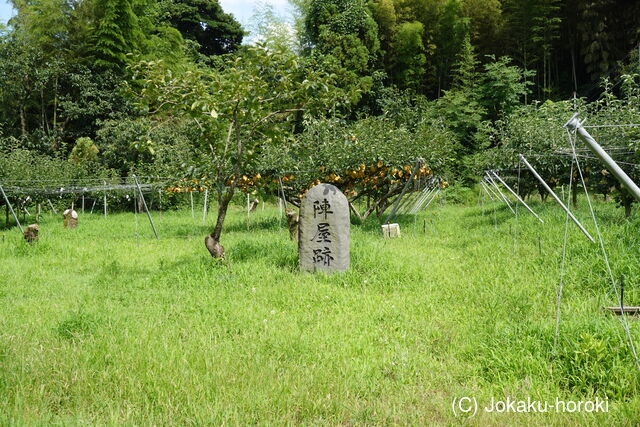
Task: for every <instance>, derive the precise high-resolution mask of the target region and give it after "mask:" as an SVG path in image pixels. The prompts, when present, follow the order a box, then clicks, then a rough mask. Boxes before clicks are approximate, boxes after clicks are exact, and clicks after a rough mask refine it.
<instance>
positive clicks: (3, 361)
mask: <svg viewBox="0 0 640 427" xmlns="http://www.w3.org/2000/svg"><path fill="white" fill-rule="evenodd" d="M494 207H495V214H494ZM532 207H533V208H534V209H535V210H536V211H538V212H539V213H540V215H541V216H542V217H543V218H544V220H545V224H544V225H542V224H540V223H538V222H537V221H536V220H535V218H533V217H532V216H531V215H530V214H529V213H527V212H526V211H525V210H524V209H522V208H519V211H518V219H517V221H516V218H515V217H514V216H513V215H512V214H511V212H509V211H508V210H507V209H506V208H505V207H503V206H499V205H490V204H487V205H484V207H483V206H481V205H472V206H446V205H445V206H440V205H438V204H436V203H434V204H433V206H430V207H429V209H428V210H427V212H425V213H423V214H421V215H420V216H419V217H418V218H415V219H414V218H413V217H410V216H406V217H401V218H400V223H401V227H402V237H401V238H399V239H393V240H385V239H383V238H382V233H381V231H380V227H379V224H377V223H375V221H373V222H369V223H366V224H364V225H355V224H354V225H353V227H352V235H351V251H352V268H351V270H350V271H349V272H347V273H344V274H336V275H323V274H317V275H314V274H307V273H300V272H298V269H297V252H296V246H295V243H294V242H291V241H290V240H289V239H288V232H287V231H286V228H285V225H284V222H283V220H281V219H280V218H279V215H278V209H277V208H275V207H268V208H267V209H266V210H264V211H262V210H260V209H259V210H258V211H257V212H256V213H254V214H252V216H251V217H250V218H247V215H246V212H245V211H243V209H242V208H240V207H235V208H233V212H232V213H231V216H230V217H229V221H228V223H227V224H226V230H225V233H224V235H223V242H222V243H223V244H224V245H225V247H226V252H227V258H228V259H227V261H226V262H219V261H216V260H213V259H211V257H210V256H209V255H208V253H207V252H206V249H205V248H204V241H203V240H204V236H205V235H206V234H207V232H208V227H210V226H211V224H210V223H211V222H212V218H210V219H209V220H208V222H209V224H208V226H207V227H203V226H202V225H201V217H200V216H199V215H198V214H196V218H195V219H192V218H191V214H190V212H189V211H186V210H185V211H177V212H162V213H157V212H156V213H154V220H155V222H156V226H157V227H158V231H159V234H160V239H159V240H155V239H154V238H153V234H152V232H151V229H150V227H149V224H148V222H147V219H146V217H144V216H142V215H139V216H138V217H137V222H136V220H135V218H134V215H133V214H114V215H109V216H108V217H107V218H104V217H102V216H100V215H95V214H94V215H83V216H81V217H80V224H79V227H78V228H77V229H75V230H66V229H64V228H63V227H62V219H61V218H58V217H54V216H46V217H45V218H44V219H43V221H42V222H41V226H40V228H41V233H40V241H39V242H38V243H37V244H35V245H28V244H27V243H25V242H24V241H23V240H22V238H21V236H20V234H19V233H18V232H17V229H15V228H12V229H9V230H3V231H2V232H1V233H0V234H2V235H3V236H4V239H2V238H0V258H1V262H0V307H1V311H0V424H10V425H12V424H18V425H22V424H28V425H29V424H31V425H48V424H63V425H67V424H71V425H75V424H122V423H126V424H144V425H148V424H162V425H166V424H224V423H226V424H233V425H236V424H241V425H244V424H273V425H282V424H300V423H302V424H311V425H335V424H359V425H372V424H377V425H387V424H410V425H422V424H440V425H442V424H456V423H463V422H466V421H472V422H474V423H476V424H520V425H525V424H526V425H528V424H540V425H549V424H576V423H590V424H602V423H604V422H607V423H608V422H617V423H621V424H633V423H634V422H636V421H637V420H638V419H640V397H639V396H638V391H639V390H640V380H639V378H640V376H639V372H638V370H637V368H636V367H635V365H634V361H633V358H632V355H631V353H630V351H629V347H628V344H627V341H626V338H625V336H624V332H623V329H622V327H621V324H620V322H619V319H618V318H617V317H615V316H612V315H610V314H608V313H606V312H605V311H604V310H603V309H602V307H603V306H605V305H614V304H616V300H615V297H614V294H613V291H612V287H611V283H610V279H609V278H608V273H607V271H606V268H605V264H604V262H603V258H602V255H601V253H600V251H599V247H598V245H594V244H592V243H590V242H588V241H587V239H586V238H585V237H584V236H583V235H582V234H581V233H580V232H579V231H578V230H577V228H576V227H575V226H573V224H569V225H570V228H569V243H568V247H567V264H566V269H565V270H566V271H565V278H564V282H565V287H564V295H563V300H562V322H561V324H560V335H559V344H558V346H557V348H554V346H553V340H554V327H555V301H556V294H555V289H556V286H557V285H558V282H559V278H560V260H561V250H562V239H563V233H564V224H565V222H564V221H565V218H564V215H563V213H562V212H561V211H560V210H559V208H558V207H557V206H556V205H553V204H550V203H547V204H541V203H533V204H532ZM579 208H580V209H579V211H578V213H577V216H578V217H579V218H580V219H582V220H584V222H585V224H587V227H588V228H589V230H590V231H591V232H592V234H593V235H594V236H595V231H594V227H593V225H592V224H591V223H590V221H589V213H588V211H587V210H586V203H585V202H584V201H582V200H581V201H580V206H579ZM596 208H597V213H598V218H599V220H600V226H601V230H602V231H603V233H604V239H605V243H606V247H607V249H608V254H609V257H610V260H611V264H612V267H613V272H614V275H615V277H616V280H617V278H619V276H620V274H625V276H626V301H627V304H628V305H640V289H639V286H638V283H639V277H640V275H639V273H640V263H638V258H639V256H640V250H639V249H638V243H637V242H638V240H637V236H638V231H639V229H640V222H639V221H638V220H637V219H633V220H626V219H624V218H623V217H622V213H621V212H620V211H619V210H616V209H615V208H614V207H613V206H612V205H609V204H604V203H598V204H596ZM483 210H484V214H483ZM514 228H515V237H516V238H515V239H514ZM136 232H138V233H139V239H138V240H137V241H136ZM630 328H631V334H632V336H633V338H634V340H636V341H637V342H638V343H640V330H639V327H638V324H637V322H636V321H634V320H632V321H630ZM465 395H469V396H473V397H476V398H477V399H478V400H479V401H480V402H489V401H490V399H491V398H492V397H495V398H505V397H507V396H510V397H515V398H526V397H528V396H530V397H532V398H535V399H540V400H549V401H553V400H554V399H555V398H556V397H559V398H561V399H566V400H587V399H593V398H595V397H596V396H598V397H600V398H604V397H607V398H608V399H609V402H610V406H609V409H610V412H609V413H608V414H599V415H593V414H585V413H582V414H556V413H548V414H538V415H534V414H486V413H485V414H483V413H479V414H478V415H477V416H476V417H474V418H472V419H471V420H468V419H467V418H455V417H454V415H453V414H452V410H451V401H452V399H453V398H455V397H461V396H465Z"/></svg>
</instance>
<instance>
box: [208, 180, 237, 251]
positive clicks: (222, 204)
mask: <svg viewBox="0 0 640 427" xmlns="http://www.w3.org/2000/svg"><path fill="white" fill-rule="evenodd" d="M232 197H233V192H231V191H229V192H227V194H225V195H223V196H222V197H219V198H218V202H219V205H218V217H217V218H216V226H215V228H214V229H213V233H211V237H213V238H214V239H215V240H216V241H217V242H219V241H220V235H221V234H222V226H223V225H224V220H225V218H226V216H227V209H229V203H230V202H231V198H232Z"/></svg>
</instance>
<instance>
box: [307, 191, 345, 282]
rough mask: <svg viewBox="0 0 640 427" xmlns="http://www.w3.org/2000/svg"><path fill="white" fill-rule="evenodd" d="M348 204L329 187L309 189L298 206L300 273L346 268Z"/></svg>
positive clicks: (339, 192) (339, 194)
mask: <svg viewBox="0 0 640 427" xmlns="http://www.w3.org/2000/svg"><path fill="white" fill-rule="evenodd" d="M350 227H351V224H350V220H349V202H348V201H347V198H346V197H345V195H344V194H342V192H341V191H340V190H339V189H338V188H337V187H335V186H333V185H331V184H318V185H316V186H315V187H313V188H311V189H310V190H309V191H308V192H307V194H306V195H305V197H304V199H302V203H301V205H300V220H299V235H298V254H299V256H300V269H301V270H304V271H325V272H332V271H346V270H348V269H349V263H350V257H349V230H350Z"/></svg>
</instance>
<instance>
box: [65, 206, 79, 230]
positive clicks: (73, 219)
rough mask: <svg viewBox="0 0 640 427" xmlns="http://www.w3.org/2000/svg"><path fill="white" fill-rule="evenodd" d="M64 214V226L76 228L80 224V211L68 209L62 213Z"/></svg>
mask: <svg viewBox="0 0 640 427" xmlns="http://www.w3.org/2000/svg"><path fill="white" fill-rule="evenodd" d="M62 215H63V216H64V228H76V227H77V226H78V212H76V211H74V210H73V209H67V210H66V211H64V212H63V213H62Z"/></svg>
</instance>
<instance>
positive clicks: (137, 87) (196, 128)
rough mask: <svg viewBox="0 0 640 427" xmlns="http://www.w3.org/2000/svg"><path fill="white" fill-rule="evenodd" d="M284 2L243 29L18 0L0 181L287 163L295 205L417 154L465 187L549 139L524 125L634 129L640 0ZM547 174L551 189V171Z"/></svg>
mask: <svg viewBox="0 0 640 427" xmlns="http://www.w3.org/2000/svg"><path fill="white" fill-rule="evenodd" d="M291 1H292V3H293V4H294V5H295V10H296V11H297V13H296V17H295V24H294V25H291V24H289V23H287V22H284V21H283V20H282V19H280V18H279V17H278V16H276V14H275V13H274V12H273V10H271V9H269V7H268V6H266V5H263V6H262V8H261V9H260V10H258V13H257V14H256V20H255V22H254V25H253V27H252V29H251V33H250V34H249V32H248V31H247V29H245V28H242V26H241V25H240V24H239V23H238V22H237V21H236V20H235V19H234V17H233V16H232V15H230V14H227V13H225V11H224V10H222V8H221V7H220V5H219V4H218V2H217V1H215V0H35V1H34V0H29V1H27V0H13V6H14V8H15V10H16V11H17V13H16V15H15V16H14V17H13V18H12V19H11V20H10V22H9V24H8V26H7V27H5V28H1V29H0V179H4V180H17V179H38V178H42V179H46V178H48V179H58V178H78V179H79V178H82V177H105V176H111V177H114V179H115V178H116V177H127V176H130V175H131V174H133V173H138V174H147V175H157V176H171V177H190V178H196V179H198V180H199V181H202V182H207V183H209V182H211V183H215V184H216V185H218V187H220V188H221V187H222V186H227V187H231V188H232V190H235V189H236V188H239V189H242V190H245V191H249V190H251V189H252V188H253V186H258V182H259V180H260V179H261V178H264V177H265V176H268V175H269V174H272V175H274V176H275V175H278V176H280V175H282V174H283V173H284V171H291V170H293V171H300V176H302V175H303V173H308V174H307V175H306V176H305V178H304V179H305V182H300V184H299V185H298V186H297V187H296V186H292V187H291V188H289V189H290V190H291V192H292V194H293V196H295V195H297V194H298V193H300V192H302V191H303V189H304V188H306V187H307V186H308V184H309V183H312V182H315V181H316V180H327V179H329V180H330V181H334V182H336V183H337V182H339V181H341V180H342V181H344V180H343V178H342V177H341V176H344V175H345V174H346V175H353V178H354V180H355V179H356V178H358V179H360V180H362V179H365V178H366V179H370V180H371V183H372V184H371V185H372V186H373V187H372V188H374V189H375V190H376V191H387V193H388V192H389V190H388V189H389V187H385V188H384V189H381V185H380V181H382V180H384V179H387V180H388V181H389V182H388V183H389V185H391V184H395V183H396V182H397V181H401V178H402V168H403V167H405V168H406V167H407V166H410V165H412V164H413V163H412V161H413V160H412V159H414V158H416V157H422V158H424V159H425V161H426V165H425V167H428V168H429V169H428V173H427V172H424V174H425V175H426V174H430V173H432V172H433V173H436V174H438V175H440V176H443V177H445V178H446V179H447V180H449V181H450V182H452V183H458V184H460V185H469V184H472V183H473V182H474V181H477V179H478V175H477V174H478V173H479V171H481V170H482V169H483V168H485V167H487V166H496V165H497V166H505V167H506V166H508V165H512V164H513V161H514V159H515V154H514V153H515V151H517V149H523V147H526V148H527V150H529V151H531V150H541V149H543V148H547V149H553V148H554V147H553V144H551V143H550V142H549V141H553V135H547V136H548V138H543V139H540V138H539V137H538V134H540V135H546V134H545V132H546V130H545V127H547V128H548V127H552V126H556V123H555V122H554V123H551V122H550V120H556V119H557V120H558V121H563V120H566V119H567V118H568V117H570V115H571V113H572V112H573V111H578V110H579V111H587V112H589V114H590V115H591V117H601V119H602V120H605V121H609V122H611V121H617V122H619V120H623V119H624V120H628V121H634V120H638V110H639V108H640V107H639V104H640V103H639V101H638V98H639V96H638V83H637V82H638V81H639V80H638V73H639V71H640V58H639V56H638V55H639V52H640V2H638V1H622V0H599V1H588V0H567V1H559V0H377V1H373V0H370V1H368V2H367V1H363V0H291ZM246 38H248V39H249V40H250V41H251V42H250V43H244V44H243V40H245V39H246ZM245 41H246V40H245ZM514 123H518V127H517V129H516V128H515V127H514V126H513V124H514ZM636 123H637V121H636ZM525 130H526V131H525ZM561 132H562V131H561ZM536 138H538V139H536ZM625 138H626V139H624V141H623V142H622V143H623V144H627V145H628V146H629V147H631V146H632V145H633V144H636V143H637V141H638V136H637V135H626V136H625ZM358 144H359V145H358ZM550 144H551V145H550ZM558 144H559V145H561V144H562V143H561V142H558ZM353 147H359V148H358V149H355V150H354V149H352V148H353ZM633 147H635V146H633ZM505 153H508V154H509V156H506V155H505ZM635 153H636V151H635V150H634V153H633V154H632V155H631V157H630V158H635V157H637V156H636V154H635ZM561 163H562V162H561ZM365 165H366V166H367V171H369V169H368V168H369V165H374V166H371V171H369V172H370V173H369V172H367V173H369V175H367V176H365V175H366V174H365V173H364V172H359V168H360V169H362V168H364V167H365ZM375 165H381V166H375ZM546 165H547V166H548V167H547V168H546V169H545V170H547V171H548V172H549V173H552V172H553V173H554V174H556V175H557V182H558V183H561V182H562V180H563V179H564V178H563V175H562V173H563V172H562V170H564V169H566V162H564V163H562V164H558V163H557V162H556V163H553V162H552V161H551V160H549V161H548V162H547V164H546ZM387 166H388V167H389V168H390V169H389V171H390V172H389V174H388V175H384V176H383V175H382V172H380V171H381V170H383V169H384V170H386V167H387ZM563 168H564V169H563ZM363 170H364V169H363ZM423 170H427V169H423ZM309 171H318V172H317V173H315V174H314V173H309ZM328 172H332V173H333V175H331V177H330V178H327V177H328V175H327V174H328ZM359 174H360V175H362V176H360V175H359ZM375 174H378V175H375ZM374 175H375V176H374ZM594 179H595V178H594ZM291 180H292V181H293V180H294V179H293V178H292V179H291ZM352 184H353V185H352V187H348V188H346V189H345V190H346V191H351V192H352V194H353V195H354V197H357V195H358V193H362V188H363V187H362V185H366V183H365V184H362V183H360V184H355V183H352ZM614 184H615V183H611V186H613V185H614ZM212 185H213V184H212ZM358 185H360V187H358ZM604 187H607V185H604ZM607 188H608V187H607ZM220 191H221V193H220V194H219V198H218V199H219V200H218V201H219V202H224V199H225V197H226V196H225V197H223V196H224V195H223V193H222V190H220ZM371 191H373V190H371ZM603 191H604V192H605V194H606V192H608V191H609V190H608V189H605V190H603ZM389 194H391V193H389ZM232 196H233V191H231V194H230V196H229V198H231V197H232ZM293 196H292V197H293Z"/></svg>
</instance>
